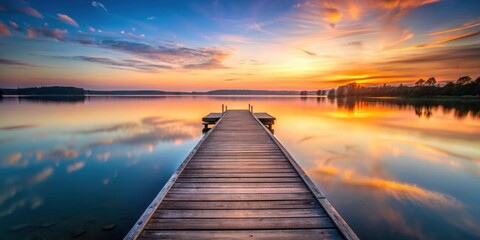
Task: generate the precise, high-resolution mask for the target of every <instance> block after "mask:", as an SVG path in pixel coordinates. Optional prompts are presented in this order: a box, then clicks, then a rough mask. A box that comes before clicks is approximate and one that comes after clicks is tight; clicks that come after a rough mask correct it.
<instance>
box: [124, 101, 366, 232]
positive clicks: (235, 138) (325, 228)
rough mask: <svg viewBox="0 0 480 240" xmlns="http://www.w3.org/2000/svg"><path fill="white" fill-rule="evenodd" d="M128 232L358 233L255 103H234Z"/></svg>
mask: <svg viewBox="0 0 480 240" xmlns="http://www.w3.org/2000/svg"><path fill="white" fill-rule="evenodd" d="M125 239H128V240H130V239H272V240H273V239H275V240H277V239H358V238H357V236H356V235H355V233H354V232H353V231H352V230H351V229H350V227H349V226H348V225H347V224H346V223H345V221H344V220H343V219H342V218H341V216H340V215H339V214H338V213H337V212H336V211H335V209H334V208H333V207H332V205H330V203H329V202H328V200H327V199H326V198H325V196H324V195H323V194H322V193H321V192H320V191H319V190H318V189H317V188H316V187H315V185H314V184H313V183H312V182H311V180H310V179H309V178H308V177H307V175H306V174H305V173H304V172H303V170H302V169H301V168H300V167H299V165H298V164H297V163H296V162H295V160H294V159H293V158H292V157H291V156H290V154H289V153H288V152H287V151H286V149H285V148H284V147H283V146H282V145H281V144H280V143H279V142H278V140H277V139H276V138H275V137H274V136H273V135H272V133H271V132H270V131H269V130H268V129H267V128H266V127H265V126H264V124H262V122H261V121H260V120H258V118H257V117H256V116H255V115H254V114H252V113H251V112H250V111H248V110H228V111H226V112H225V113H224V114H223V115H221V117H220V119H219V120H218V121H217V122H216V124H215V125H214V127H213V128H212V129H211V130H210V131H209V132H208V133H207V134H206V135H205V136H204V137H203V138H202V140H201V141H200V142H199V143H198V145H197V146H196V147H195V148H194V149H193V150H192V152H191V153H190V155H189V156H188V157H187V158H186V159H185V161H184V162H183V163H182V164H181V165H180V167H179V168H178V170H177V171H176V172H175V173H174V174H173V176H172V177H171V178H170V180H169V181H168V182H167V183H166V185H165V187H164V188H163V189H162V190H161V191H160V193H159V194H158V196H157V197H156V198H155V199H154V200H153V202H152V203H151V204H150V206H149V207H148V208H147V210H146V211H145V213H144V214H143V215H142V216H141V217H140V219H139V220H138V222H137V223H136V224H135V226H134V227H133V228H132V229H131V231H130V232H129V233H128V235H127V236H126V237H125Z"/></svg>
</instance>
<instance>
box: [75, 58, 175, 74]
mask: <svg viewBox="0 0 480 240" xmlns="http://www.w3.org/2000/svg"><path fill="white" fill-rule="evenodd" d="M71 59H73V60H77V61H85V62H92V63H100V64H103V65H107V66H113V67H121V68H122V69H124V70H131V71H141V72H156V71H158V70H165V69H171V68H172V67H170V66H167V65H162V64H154V63H149V62H144V61H139V60H133V59H112V58H105V57H89V56H74V57H72V58H71Z"/></svg>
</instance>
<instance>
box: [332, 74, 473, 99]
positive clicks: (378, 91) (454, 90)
mask: <svg viewBox="0 0 480 240" xmlns="http://www.w3.org/2000/svg"><path fill="white" fill-rule="evenodd" d="M336 96H337V97H352V96H353V97H355V96H358V97H362V96H366V97H398V96H405V97H428V96H480V77H478V78H477V79H475V80H472V78H471V77H469V76H464V77H461V78H459V79H458V80H457V81H455V82H448V83H446V84H445V85H443V86H440V85H439V84H437V80H436V79H435V77H430V78H429V79H428V80H426V81H425V80H423V79H420V80H418V81H417V82H415V86H406V85H403V84H400V85H399V86H389V85H386V84H383V86H372V87H363V86H360V85H358V84H357V83H349V84H346V85H343V86H340V87H338V88H337V94H336Z"/></svg>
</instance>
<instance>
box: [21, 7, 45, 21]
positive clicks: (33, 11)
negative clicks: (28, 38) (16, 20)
mask: <svg viewBox="0 0 480 240" xmlns="http://www.w3.org/2000/svg"><path fill="white" fill-rule="evenodd" d="M18 11H20V12H22V13H25V14H27V15H30V16H32V17H36V18H43V15H42V14H41V13H40V12H38V11H37V10H36V9H34V8H31V7H21V8H19V9H18Z"/></svg>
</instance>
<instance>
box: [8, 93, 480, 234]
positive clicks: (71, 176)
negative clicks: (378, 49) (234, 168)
mask: <svg viewBox="0 0 480 240" xmlns="http://www.w3.org/2000/svg"><path fill="white" fill-rule="evenodd" d="M222 103H223V104H226V105H228V108H229V109H233V108H242V109H246V108H247V106H248V104H249V103H250V104H253V105H254V110H255V111H262V112H268V113H270V114H272V115H274V116H275V117H276V118H277V121H276V124H275V125H274V129H275V135H276V137H277V138H278V139H279V140H280V141H281V142H282V143H283V145H284V146H285V147H286V148H287V149H288V150H289V152H290V153H291V154H292V155H293V157H294V158H295V159H296V160H297V162H298V163H299V164H300V165H301V166H302V167H303V169H304V170H305V172H306V173H307V174H308V175H309V176H310V178H311V179H312V180H313V181H314V182H315V184H316V185H317V186H318V188H319V189H320V190H321V191H322V192H323V193H324V194H325V195H326V196H327V198H328V199H329V200H330V202H331V203H332V204H333V206H334V207H335V208H336V209H337V211H338V212H339V213H340V215H342V216H343V218H344V219H345V220H346V221H347V222H348V223H349V225H350V226H351V227H352V229H353V230H354V231H355V232H356V233H357V235H358V236H359V237H360V238H362V239H474V238H477V239H478V238H480V204H479V203H480V102H479V101H473V100H470V101H462V102H458V101H453V100H448V101H426V100H402V99H364V100H352V99H343V100H340V101H336V100H332V99H327V98H323V97H321V98H317V97H308V98H300V97H272V96H269V97H261V96H258V97H256V96H255V97H254V96H252V97H238V96H237V97H236V96H215V97H214V96H210V97H209V96H198V97H194V96H166V97H89V98H85V99H83V98H78V99H69V100H65V99H63V100H60V99H42V100H39V99H29V98H26V99H25V98H21V99H18V98H3V100H1V102H0V113H1V118H0V239H24V238H38V239H69V238H71V234H72V232H73V231H75V229H81V230H85V231H86V232H85V234H84V235H82V236H81V237H79V238H77V239H121V238H123V236H124V235H125V234H126V233H127V232H128V231H129V230H130V227H131V226H132V225H133V224H134V222H135V221H136V220H137V219H138V217H139V216H140V215H141V214H142V213H143V211H144V210H145V208H146V207H147V205H148V204H149V203H150V202H151V200H152V199H153V198H154V197H155V196H156V194H157V193H158V192H159V191H160V190H161V189H162V187H163V185H164V184H165V182H166V181H167V180H168V179H169V177H170V175H171V174H172V173H173V172H174V171H175V169H176V168H177V167H178V166H179V165H180V163H181V162H182V161H183V159H184V158H185V157H186V156H187V154H188V153H189V152H190V150H191V149H192V148H193V147H194V146H195V144H196V143H197V142H198V141H199V139H200V138H201V137H202V136H203V134H202V128H203V126H202V124H201V118H202V116H204V115H206V114H208V113H210V112H219V111H220V110H221V104H222ZM107 224H116V227H115V228H114V229H113V230H111V231H104V230H102V227H103V226H105V225H107Z"/></svg>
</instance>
